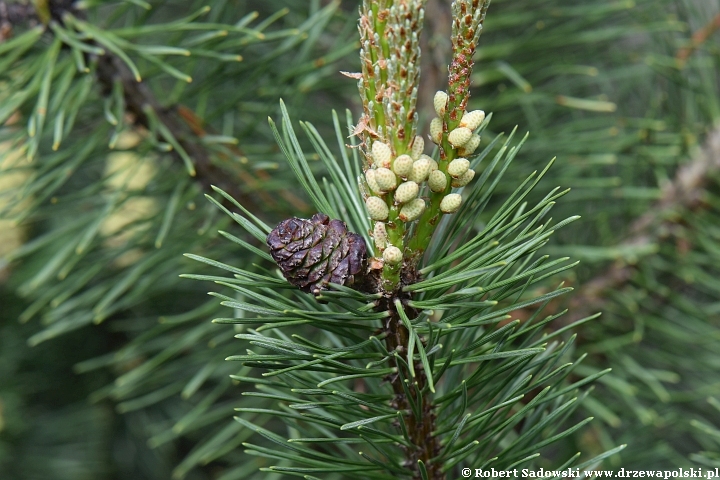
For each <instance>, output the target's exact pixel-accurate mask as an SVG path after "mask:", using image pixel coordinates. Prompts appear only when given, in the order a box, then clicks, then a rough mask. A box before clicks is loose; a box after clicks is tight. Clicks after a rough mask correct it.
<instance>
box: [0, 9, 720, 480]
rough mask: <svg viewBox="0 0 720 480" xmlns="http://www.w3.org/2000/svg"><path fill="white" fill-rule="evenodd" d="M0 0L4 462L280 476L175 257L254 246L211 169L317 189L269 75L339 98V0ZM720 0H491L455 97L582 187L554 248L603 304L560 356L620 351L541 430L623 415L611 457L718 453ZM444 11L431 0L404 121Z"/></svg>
mask: <svg viewBox="0 0 720 480" xmlns="http://www.w3.org/2000/svg"><path fill="white" fill-rule="evenodd" d="M0 7H3V8H4V10H3V9H2V8H0V31H2V34H0V38H1V39H2V41H0V124H2V125H3V126H2V127H1V128H0V168H1V170H0V193H1V195H2V196H0V210H1V213H2V219H1V220H0V478H2V479H12V480H14V479H18V480H21V479H74V480H75V479H168V478H178V479H180V478H186V479H221V480H229V479H231V478H263V479H265V478H274V477H272V475H267V474H264V473H263V474H260V473H254V472H255V471H256V470H257V468H258V467H259V466H262V465H263V463H262V462H263V460H262V459H259V458H257V457H253V456H248V455H246V454H244V453H243V448H242V445H241V444H242V442H243V441H244V440H245V439H247V438H248V437H249V435H250V432H246V431H244V430H243V429H242V428H241V426H240V425H239V424H238V423H236V422H233V421H232V415H233V408H234V407H236V406H238V404H239V402H240V401H241V393H242V391H243V386H242V385H237V384H235V383H233V382H231V380H230V378H229V375H230V374H238V373H239V371H241V370H242V369H241V368H240V367H238V366H237V365H233V364H232V363H230V362H225V361H224V358H225V357H227V356H229V355H231V354H235V353H237V351H238V350H239V349H240V346H239V345H237V344H236V342H235V340H234V339H233V335H234V334H235V333H236V331H235V329H233V327H230V326H227V325H215V324H212V323H210V320H211V319H212V318H214V317H217V316H223V315H225V313H220V312H222V307H220V306H219V305H218V302H217V301H215V300H214V299H209V298H208V297H207V295H206V291H207V288H208V287H207V285H206V284H201V283H200V282H191V281H189V280H184V279H181V278H179V275H180V274H182V273H195V274H202V273H205V272H210V271H211V269H210V268H205V267H203V266H202V265H199V264H196V263H194V262H191V261H189V260H187V259H185V258H184V257H183V256H182V254H183V253H197V254H201V255H203V256H206V257H210V258H215V259H221V260H222V261H224V262H227V263H230V264H233V263H248V264H249V263H252V261H253V260H254V259H253V258H241V257H240V256H239V254H238V253H237V251H235V250H234V249H233V248H232V246H231V244H229V242H225V241H223V239H222V237H220V236H219V235H218V234H217V231H218V230H219V229H227V230H228V231H230V232H235V234H237V232H236V231H235V230H233V228H232V226H231V225H229V222H228V221H227V220H226V219H224V218H221V216H220V215H218V214H217V213H216V210H215V209H214V208H213V207H212V206H211V205H210V203H209V202H208V201H207V200H206V199H205V198H203V193H212V190H210V189H209V186H210V185H211V184H216V185H220V186H222V187H223V188H224V189H226V191H228V192H230V193H231V194H233V195H234V196H235V197H236V198H238V199H239V200H242V201H243V202H244V203H245V204H246V205H248V207H249V208H251V209H252V210H253V211H254V212H256V213H257V214H258V215H261V216H262V217H263V218H264V219H265V220H266V221H267V222H268V223H273V222H277V221H279V220H280V219H282V218H285V217H288V216H293V215H295V216H303V215H305V216H307V215H309V214H310V213H312V212H311V211H310V210H309V208H310V207H309V204H308V202H307V199H305V198H303V196H302V194H301V193H300V189H299V188H297V186H296V184H295V181H294V179H293V177H292V175H291V172H289V171H287V170H288V169H287V168H285V167H284V159H283V158H282V155H281V153H280V152H279V150H278V148H277V147H276V146H275V143H274V140H273V139H272V135H271V133H270V130H269V128H268V127H267V123H266V119H267V117H268V115H270V116H276V115H277V112H278V110H279V107H278V101H279V99H280V98H283V99H284V100H285V102H286V103H287V104H288V107H289V109H290V110H291V115H292V116H293V118H296V119H302V120H308V121H311V122H312V123H313V124H314V125H315V126H316V127H317V128H318V129H319V130H320V131H321V133H324V134H325V135H326V138H332V137H331V136H332V135H333V133H332V117H331V110H332V109H336V110H338V111H339V112H342V111H344V110H345V109H346V108H349V109H351V111H352V112H353V113H354V114H355V115H356V116H357V114H358V112H359V99H358V98H357V97H358V95H357V87H356V85H355V83H354V81H352V80H350V79H348V78H346V77H344V76H342V75H340V74H339V73H338V72H339V71H341V70H342V71H351V72H352V71H357V70H358V66H357V50H358V45H357V31H356V25H357V7H358V4H357V2H354V1H347V0H346V1H342V2H338V1H332V2H330V1H319V0H310V1H308V2H293V1H290V0H287V1H282V0H267V1H236V2H227V1H212V2H172V3H169V2H161V1H150V2H148V3H146V2H145V1H142V0H136V1H127V2H109V1H107V2H106V1H102V0H94V1H86V2H78V3H73V2H67V1H52V0H50V1H49V2H38V3H37V5H35V4H31V5H25V4H23V3H20V2H0ZM205 7H210V8H209V10H208V9H206V8H205ZM38 12H40V14H38ZM68 14H70V15H71V17H68V16H67V15H68ZM718 15H720V4H719V3H718V2H714V1H705V0H697V1H691V0H673V1H670V0H635V1H626V0H616V1H606V0H602V1H601V0H587V1H585V2H577V1H573V0H546V1H543V2H536V1H533V0H515V1H510V0H494V1H493V3H492V4H491V7H490V10H489V13H488V17H487V20H486V23H485V31H484V33H483V35H482V37H481V42H480V48H479V49H478V52H477V56H476V68H475V72H474V73H473V85H474V90H473V96H472V99H471V103H470V106H471V107H472V108H481V109H483V110H485V111H486V112H493V121H492V123H491V125H490V127H489V130H491V131H492V132H494V133H499V132H503V131H504V132H510V131H511V130H512V128H514V127H515V126H516V125H517V126H518V129H519V132H525V131H530V138H529V140H528V142H527V144H526V145H525V147H524V148H523V151H522V153H521V155H520V156H519V157H518V159H517V160H516V161H515V163H514V164H513V166H512V168H511V170H512V171H509V172H508V173H507V175H506V178H507V186H504V185H501V186H500V187H499V191H500V192H501V193H509V192H511V191H512V190H513V189H514V188H515V186H516V184H517V181H516V180H518V179H521V178H524V177H525V176H526V175H527V174H528V173H530V172H531V171H533V170H535V169H537V168H539V167H541V166H544V165H545V164H546V163H547V161H548V160H549V159H550V158H552V157H555V156H557V158H558V161H557V163H556V165H555V167H554V168H553V170H552V171H551V174H550V175H549V178H548V179H546V180H544V184H545V185H544V186H546V187H554V186H556V185H562V186H563V187H571V188H572V189H573V190H572V192H571V194H570V195H569V196H568V197H565V199H564V200H563V201H561V203H560V204H559V205H558V206H557V207H556V208H559V212H558V213H557V215H560V216H567V215H574V214H579V215H582V220H580V221H578V222H575V223H574V224H572V225H571V226H570V227H568V228H566V229H563V230H562V231H561V232H559V233H558V235H556V238H555V240H554V243H553V244H552V245H551V246H550V247H548V248H547V250H548V252H550V253H557V254H563V255H569V256H571V257H573V258H575V259H579V260H581V264H580V266H579V267H577V268H575V269H574V270H573V271H572V272H571V273H568V274H567V275H566V278H564V280H565V282H566V284H568V285H571V286H573V287H576V291H575V292H574V294H573V295H572V296H571V298H569V299H568V301H567V303H568V306H569V308H570V309H571V310H570V313H569V315H570V317H571V318H581V317H582V316H584V315H588V314H590V313H594V312H596V311H603V312H604V313H603V316H602V317H601V318H600V319H598V320H595V321H593V322H589V323H587V324H585V325H583V326H582V327H581V329H580V330H579V331H578V332H577V333H578V335H579V342H578V347H577V352H576V353H577V354H578V355H579V354H587V355H588V357H587V359H586V360H585V361H584V363H583V364H582V367H581V369H579V370H578V371H577V372H576V373H577V374H578V375H581V376H582V375H588V374H592V373H595V372H598V371H600V370H603V369H605V368H608V367H612V368H613V371H612V373H611V374H609V375H607V376H605V377H603V378H602V379H601V380H600V381H599V382H597V384H596V386H595V390H594V391H593V393H592V395H591V396H590V397H588V399H586V400H585V402H584V403H583V409H584V412H583V413H585V414H587V413H588V412H589V413H590V414H592V415H594V416H595V417H596V419H595V421H593V422H592V423H591V424H590V425H589V426H588V427H586V428H584V429H582V430H580V432H579V433H578V434H577V435H576V436H575V437H573V439H572V441H571V442H566V443H565V444H563V445H562V446H559V447H554V448H558V449H560V448H562V449H565V450H566V451H567V452H575V451H577V450H583V451H586V452H590V453H593V452H595V453H599V452H601V451H603V450H604V449H609V448H612V447H613V446H615V445H618V444H621V443H627V444H628V447H627V448H626V449H625V450H624V451H623V452H622V453H620V454H619V455H616V456H615V457H613V458H612V459H610V460H608V461H607V464H608V466H609V467H613V468H619V467H625V468H626V469H655V468H658V469H660V468H663V469H666V468H671V467H678V466H682V467H688V466H695V467H698V466H706V467H713V466H720V455H719V454H718V452H719V451H720V443H719V442H720V431H719V430H718V428H720V409H719V408H718V405H720V404H718V401H717V400H716V399H720V356H719V355H718V351H719V349H718V346H719V345H720V316H719V314H720V282H719V281H718V278H720V275H719V273H720V228H718V225H720V222H718V218H720V217H718V214H719V213H720V211H719V209H720V198H719V197H718V183H717V180H718V173H719V170H720V130H718V127H717V123H716V122H717V120H718V117H719V116H720V84H719V82H718V81H719V78H718V72H720V70H719V69H718V60H719V59H720V33H717V32H716V30H718V29H719V28H720V16H718ZM48 18H49V19H50V24H49V26H47V27H45V26H44V23H46V22H48ZM449 22H450V19H449V2H447V1H440V0H428V2H427V11H426V25H425V31H424V40H423V42H424V51H423V60H422V80H421V82H422V89H421V93H420V111H421V122H423V124H424V125H427V123H428V122H429V119H430V118H431V112H432V95H433V94H434V92H435V91H436V90H438V89H442V88H443V84H444V82H445V81H446V78H445V76H446V72H447V70H446V63H447V59H448V58H449V31H450V23H449ZM34 25H35V26H34ZM90 37H92V38H93V39H94V40H93V42H94V44H93V45H94V47H93V48H95V49H97V50H93V48H85V49H84V50H83V49H82V48H80V47H78V44H80V43H81V42H86V41H87V40H88V38H90ZM85 45H87V44H85ZM99 49H102V50H103V51H104V53H105V55H100V51H99ZM186 52H187V53H189V54H190V55H189V56H188V55H186ZM85 69H87V71H86V70H85ZM136 72H137V73H138V74H140V75H141V76H142V78H143V82H142V83H141V84H139V85H141V87H137V85H138V84H137V82H135V81H134V76H135V74H136ZM188 76H189V77H192V81H191V82H188V80H189V78H188ZM30 133H32V134H33V135H30ZM487 138H492V135H487ZM487 141H489V140H486V142H487ZM190 165H193V166H194V167H192V168H193V169H194V170H195V175H194V176H191V175H189V170H191V167H190ZM496 201H498V202H500V201H502V198H501V197H498V199H497V200H496ZM553 281H556V280H553ZM563 306H565V305H561V304H558V305H551V308H554V309H556V310H558V311H559V310H560V309H561V308H562V307H563ZM518 316H522V312H518ZM257 401H258V402H261V400H257ZM558 453H560V452H558Z"/></svg>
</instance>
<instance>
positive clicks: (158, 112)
mask: <svg viewBox="0 0 720 480" xmlns="http://www.w3.org/2000/svg"><path fill="white" fill-rule="evenodd" d="M37 5H38V6H37V7H35V6H33V5H30V4H27V5H26V4H8V3H6V2H0V41H2V40H3V39H6V38H9V37H10V36H11V35H12V30H13V27H15V26H19V25H23V24H30V25H32V24H35V23H37V22H38V20H40V21H43V22H46V20H47V21H55V22H58V23H61V24H62V23H63V16H64V15H65V14H66V13H71V14H72V15H74V16H76V17H77V18H80V19H83V18H84V15H83V12H82V11H80V10H77V9H76V8H75V6H74V5H73V3H72V2H68V1H67V0H55V1H49V2H46V3H43V2H41V3H39V4H37ZM36 8H39V9H40V11H38V10H37V9H36ZM88 43H90V44H92V43H93V42H88ZM96 60H97V69H96V72H95V73H96V76H97V79H98V82H99V83H100V86H101V91H102V94H103V95H104V96H110V95H112V91H113V83H114V82H115V81H119V82H120V83H121V84H122V91H123V99H124V102H125V109H126V112H127V113H129V114H130V116H131V117H132V119H133V123H134V126H135V127H141V128H143V129H150V119H149V117H148V113H149V112H148V111H152V112H153V114H154V116H156V117H157V120H158V121H159V122H160V123H161V124H162V125H164V126H165V127H166V128H167V130H168V131H169V133H170V134H171V135H172V137H174V138H175V139H176V140H177V142H178V144H179V146H180V147H181V148H182V149H183V150H185V152H186V153H187V155H188V156H189V157H190V158H191V159H192V161H193V166H194V169H195V171H194V172H193V173H194V178H195V180H196V181H197V182H198V183H199V184H200V185H201V186H202V188H203V190H204V191H205V192H208V193H212V192H213V190H212V186H213V185H214V186H217V187H220V188H222V189H223V190H224V191H226V192H229V193H231V194H232V195H233V197H235V198H238V199H241V200H242V202H243V203H244V204H245V205H247V206H248V207H250V208H253V209H255V208H257V207H258V200H261V201H262V202H263V204H264V205H265V206H268V205H273V204H275V203H276V198H275V197H273V196H272V195H270V194H269V193H267V192H262V189H261V188H259V182H258V181H257V180H256V179H255V178H254V177H253V176H252V175H251V174H249V173H248V172H245V171H242V170H239V171H238V173H237V175H238V176H239V177H240V179H236V178H234V176H232V175H228V172H227V171H225V170H224V169H222V168H221V167H219V166H218V165H216V164H215V163H214V162H213V160H212V158H211V154H210V152H209V151H208V150H207V149H206V148H205V147H203V146H202V145H201V144H200V139H201V138H202V136H204V134H205V132H204V131H203V130H201V131H200V132H198V131H197V129H196V128H193V127H197V126H200V124H201V123H202V122H201V121H197V120H198V119H197V116H194V120H195V122H194V124H193V122H190V121H188V117H189V115H188V113H189V112H191V111H190V110H189V109H187V108H186V107H183V106H182V105H178V104H176V105H171V106H163V105H162V104H161V102H160V101H159V100H158V99H157V98H156V96H155V95H154V93H153V92H152V90H151V89H150V88H149V86H148V85H147V84H146V83H144V82H142V81H141V82H138V81H137V79H136V75H135V74H134V73H133V72H132V71H131V70H130V68H129V67H128V65H127V63H126V62H124V61H123V60H122V59H121V58H120V57H119V56H118V55H116V54H114V53H112V52H109V51H107V50H106V51H105V53H104V54H103V55H100V56H98V57H97V58H96ZM171 153H172V155H173V156H174V158H175V159H176V161H178V162H180V163H182V162H183V159H182V156H181V154H180V153H179V152H178V151H177V150H176V149H174V150H173V151H172V152H171ZM256 175H257V176H258V177H259V178H260V179H267V178H268V174H267V173H266V172H262V171H260V172H256ZM238 180H241V181H242V182H240V181H238ZM243 184H244V185H246V186H248V187H249V188H250V189H251V190H253V191H257V192H258V194H257V195H248V194H247V193H245V192H244V191H243V188H241V186H242V185H243ZM281 196H282V197H283V198H285V199H286V200H287V201H288V202H290V203H291V204H300V205H303V202H302V201H301V200H299V199H298V198H297V197H295V196H294V195H292V194H290V193H284V194H282V195H281Z"/></svg>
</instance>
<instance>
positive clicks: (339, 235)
mask: <svg viewBox="0 0 720 480" xmlns="http://www.w3.org/2000/svg"><path fill="white" fill-rule="evenodd" d="M267 245H268V247H270V254H271V255H272V257H273V259H274V260H275V262H276V263H277V264H278V266H279V267H280V270H281V271H282V273H283V276H284V277H285V278H286V279H287V280H288V282H290V283H291V284H293V285H295V286H296V287H298V288H300V289H301V290H303V291H305V292H312V293H314V294H318V293H319V292H320V291H322V290H324V289H325V288H327V284H328V283H336V284H340V285H348V286H350V285H352V284H353V282H354V281H355V276H356V275H360V274H362V273H364V268H365V262H366V260H367V249H366V247H365V241H364V240H363V238H362V237H361V236H360V235H358V234H356V233H352V232H349V231H348V229H347V225H345V223H344V222H342V221H340V220H330V218H329V217H328V216H327V215H324V214H321V213H318V214H315V215H314V216H313V217H312V218H311V219H310V220H305V219H301V218H290V219H287V220H283V221H282V222H280V224H279V225H278V226H277V227H275V228H274V229H273V230H272V231H271V232H270V234H269V235H268V237H267Z"/></svg>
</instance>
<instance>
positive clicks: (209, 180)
mask: <svg viewBox="0 0 720 480" xmlns="http://www.w3.org/2000/svg"><path fill="white" fill-rule="evenodd" d="M97 77H98V81H99V82H100V84H101V85H102V89H103V92H104V93H105V94H110V92H112V86H113V83H114V82H115V81H116V80H119V81H120V82H121V83H122V86H123V92H124V99H125V105H126V110H127V112H128V113H130V114H131V115H132V116H133V118H134V122H135V125H136V126H141V127H143V128H150V120H149V118H148V115H147V113H146V109H148V108H149V109H151V110H152V111H153V112H154V113H155V115H157V117H158V120H159V121H160V122H161V123H162V124H163V125H165V127H167V129H168V130H169V131H170V133H171V134H172V136H173V137H175V138H176V139H177V141H178V143H179V144H180V146H181V147H182V148H183V149H184V150H185V151H186V152H187V154H188V155H189V156H190V158H192V159H193V162H194V165H195V170H196V175H195V179H196V181H197V182H198V183H200V185H202V187H203V189H204V190H205V191H206V192H212V191H213V190H212V188H211V187H212V185H215V186H218V187H220V188H222V189H223V190H225V191H226V192H232V195H233V196H234V197H235V198H240V199H242V201H243V202H247V203H245V205H247V206H248V207H249V208H256V206H257V205H256V202H255V201H253V199H251V198H250V196H249V195H247V194H245V193H243V192H242V190H241V189H240V188H239V184H238V182H236V181H233V178H232V177H231V176H229V175H227V173H226V172H225V171H223V170H222V169H221V168H220V167H218V166H217V165H215V164H213V162H212V160H211V158H210V154H209V152H208V151H207V150H206V149H204V148H203V147H201V146H200V145H199V144H198V142H197V141H193V139H192V137H193V134H192V132H191V131H190V129H189V128H188V125H187V124H186V123H184V122H183V121H182V120H181V119H182V118H183V117H182V116H181V115H180V113H179V106H178V105H173V106H170V107H163V106H162V105H161V104H160V102H159V101H158V100H157V98H155V96H154V95H153V92H152V91H151V90H150V88H149V87H148V86H147V84H145V83H143V82H137V81H135V76H134V75H133V73H132V72H131V71H130V69H129V68H128V67H127V65H126V64H125V62H123V61H122V60H121V59H120V58H118V57H117V56H116V55H114V54H112V53H108V52H106V54H105V55H102V56H100V57H98V62H97ZM173 153H174V156H175V157H176V160H177V161H178V162H182V159H181V158H180V155H179V154H178V153H177V152H175V151H173Z"/></svg>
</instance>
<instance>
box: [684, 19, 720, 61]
mask: <svg viewBox="0 0 720 480" xmlns="http://www.w3.org/2000/svg"><path fill="white" fill-rule="evenodd" d="M718 29H720V13H718V14H717V15H715V16H714V17H713V18H712V20H710V21H709V22H708V23H707V24H706V25H705V26H704V27H702V28H701V29H700V30H698V31H696V32H695V33H693V36H692V37H691V38H690V45H689V46H687V47H684V48H681V49H679V50H678V52H677V55H676V56H675V58H676V59H677V61H678V62H679V63H680V65H681V66H682V65H685V63H686V62H687V60H688V58H690V55H692V54H693V52H694V51H695V50H697V49H698V47H700V46H701V45H702V44H703V43H705V42H706V41H707V39H708V38H710V35H712V34H713V33H715V31H716V30H718Z"/></svg>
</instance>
